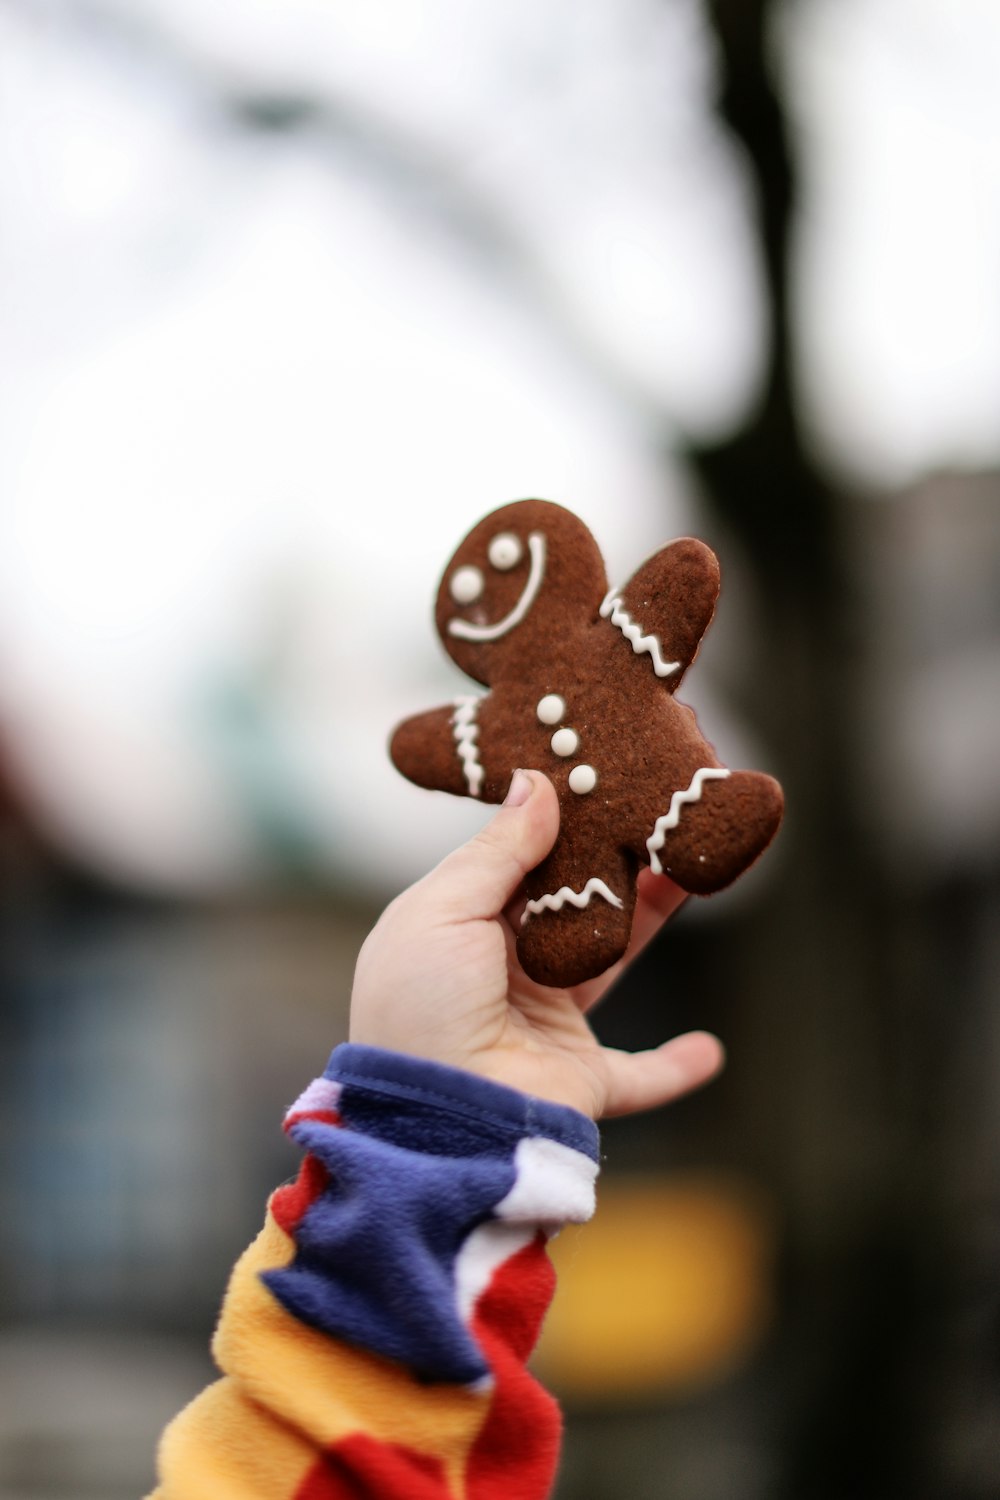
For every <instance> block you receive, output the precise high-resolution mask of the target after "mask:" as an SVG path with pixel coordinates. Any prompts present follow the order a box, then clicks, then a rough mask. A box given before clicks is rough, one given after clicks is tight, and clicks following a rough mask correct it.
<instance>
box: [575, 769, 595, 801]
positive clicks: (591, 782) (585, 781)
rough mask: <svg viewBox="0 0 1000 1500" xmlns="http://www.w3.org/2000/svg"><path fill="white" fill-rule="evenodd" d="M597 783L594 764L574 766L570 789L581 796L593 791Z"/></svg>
mask: <svg viewBox="0 0 1000 1500" xmlns="http://www.w3.org/2000/svg"><path fill="white" fill-rule="evenodd" d="M596 785H597V772H596V771H595V770H594V768H593V766H574V767H573V769H572V771H570V773H569V789H570V791H571V792H576V793H578V795H579V796H581V797H583V796H586V794H587V792H592V791H593V790H594V787H595V786H596Z"/></svg>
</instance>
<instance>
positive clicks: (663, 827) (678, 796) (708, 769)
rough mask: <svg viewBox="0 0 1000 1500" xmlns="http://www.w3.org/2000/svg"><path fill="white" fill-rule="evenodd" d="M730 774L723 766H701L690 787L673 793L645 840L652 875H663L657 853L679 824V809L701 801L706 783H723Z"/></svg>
mask: <svg viewBox="0 0 1000 1500" xmlns="http://www.w3.org/2000/svg"><path fill="white" fill-rule="evenodd" d="M730 774H731V773H730V772H729V771H727V770H726V769H725V768H724V767H723V766H718V767H714V766H702V768H701V770H699V771H695V773H694V775H693V776H692V778H691V785H690V786H688V787H685V789H684V790H683V791H681V792H674V794H673V796H672V797H671V799H670V806H669V808H668V809H667V811H666V812H665V813H663V814H662V815H661V816H660V817H658V818H657V820H656V826H655V827H654V829H653V831H652V833H651V834H650V836H649V838H648V839H647V840H646V848H647V849H648V850H649V867H650V869H651V870H652V871H653V874H654V875H662V874H663V866H662V865H661V864H660V861H659V859H658V857H657V853H658V851H659V850H660V849H662V848H663V845H664V843H665V842H666V837H667V834H668V833H669V832H670V831H671V829H674V828H676V827H677V825H678V823H679V822H680V820H681V808H682V807H683V806H684V805H685V803H687V802H700V801H701V789H702V787H703V786H704V785H705V782H706V781H724V780H725V779H726V777H727V776H729V775H730Z"/></svg>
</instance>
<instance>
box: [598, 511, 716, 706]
mask: <svg viewBox="0 0 1000 1500" xmlns="http://www.w3.org/2000/svg"><path fill="white" fill-rule="evenodd" d="M718 597H719V564H718V560H717V558H716V556H715V553H714V552H713V551H712V549H711V547H706V546H705V543H704V542H699V541H696V540H695V538H693V537H681V538H680V540H678V541H676V542H671V543H670V545H669V546H667V547H663V548H661V550H660V551H659V552H657V553H655V554H654V556H653V557H651V558H649V559H648V561H647V562H645V563H643V565H642V567H641V568H639V570H638V571H637V572H636V573H633V575H632V577H631V578H630V579H629V581H628V583H626V584H625V586H624V587H623V588H620V589H612V590H611V591H610V592H609V593H608V594H607V595H606V596H605V599H604V602H603V604H602V605H601V615H602V617H603V618H604V619H605V620H607V621H608V622H609V624H610V625H611V626H612V628H614V629H617V630H618V631H620V632H621V634H622V636H623V638H624V642H626V643H627V644H628V645H629V646H631V648H632V650H633V651H634V652H635V653H636V654H637V655H646V656H648V658H649V664H650V671H652V672H655V673H656V675H657V676H658V677H660V678H662V680H663V684H664V687H665V688H666V689H667V691H668V692H671V693H672V692H673V691H674V689H675V688H676V687H677V686H678V684H679V683H680V681H681V679H682V678H683V676H684V673H685V672H686V671H687V669H688V667H689V666H690V665H691V663H692V661H693V660H694V658H695V656H696V655H697V652H698V647H699V645H700V643H701V638H702V636H703V635H704V633H705V631H706V630H707V629H708V626H709V624H710V622H711V619H712V615H713V613H714V612H715V602H716V600H717V598H718Z"/></svg>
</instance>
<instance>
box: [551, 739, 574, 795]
mask: <svg viewBox="0 0 1000 1500" xmlns="http://www.w3.org/2000/svg"><path fill="white" fill-rule="evenodd" d="M579 743H580V736H579V735H578V734H577V732H576V730H575V729H557V730H556V732H555V734H554V735H553V736H552V741H551V744H552V748H553V750H554V751H555V753H556V754H557V755H572V754H573V753H574V751H575V750H576V747H577V745H579ZM570 784H571V785H572V777H571V778H570Z"/></svg>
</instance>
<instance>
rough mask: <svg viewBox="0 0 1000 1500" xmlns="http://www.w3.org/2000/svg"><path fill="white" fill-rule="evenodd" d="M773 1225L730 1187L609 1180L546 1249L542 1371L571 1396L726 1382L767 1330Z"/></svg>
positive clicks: (761, 1206) (752, 1194)
mask: <svg viewBox="0 0 1000 1500" xmlns="http://www.w3.org/2000/svg"><path fill="white" fill-rule="evenodd" d="M773 1244H774V1226H773V1221H772V1217H771V1215H770V1213H769V1212H768V1209H767V1207H766V1203H765V1200H764V1199H763V1197H762V1195H761V1194H760V1193H759V1191H757V1190H756V1189H755V1188H753V1187H752V1186H750V1185H748V1184H747V1183H745V1182H743V1181H741V1180H739V1179H732V1178H728V1177H727V1178H723V1177H716V1176H712V1177H708V1176H705V1177H701V1176H699V1177H693V1176H683V1177H669V1178H648V1177H643V1178H637V1179H631V1180H629V1179H622V1180H619V1181H617V1182H616V1181H614V1180H610V1181H606V1182H604V1183H603V1184H602V1186H601V1188H600V1190H599V1192H598V1207H597V1214H596V1216H595V1218H594V1219H593V1220H592V1222H591V1223H590V1224H587V1225H584V1226H582V1227H580V1228H574V1229H569V1230H566V1231H564V1233H563V1234H561V1235H560V1236H559V1237H558V1238H557V1239H556V1240H555V1241H554V1242H553V1243H552V1245H551V1247H550V1248H551V1254H552V1259H553V1262H554V1263H555V1266H556V1270H557V1272H558V1275H559V1288H558V1291H557V1293H556V1297H555V1302H554V1304H553V1306H552V1309H551V1311H550V1313H549V1317H548V1321H547V1323H546V1325H545V1332H544V1335H543V1337H542V1341H541V1344H540V1345H539V1349H538V1354H537V1359H536V1368H537V1369H538V1372H539V1375H540V1376H541V1378H542V1379H543V1380H545V1381H546V1382H547V1383H548V1384H550V1385H551V1386H553V1387H554V1389H555V1390H556V1392H557V1393H558V1394H559V1395H561V1396H563V1397H566V1398H570V1399H572V1398H573V1397H576V1398H580V1399H601V1398H607V1397H610V1398H612V1399H628V1398H630V1397H638V1396H644V1395H649V1394H653V1393H657V1394H663V1393H665V1392H674V1393H682V1392H686V1391H688V1390H690V1389H692V1388H695V1387H699V1386H704V1385H707V1384H712V1383H713V1382H715V1381H716V1380H720V1379H722V1378H724V1376H725V1375H727V1374H728V1373H729V1372H730V1371H732V1370H733V1369H734V1368H735V1367H736V1366H737V1365H739V1364H740V1363H741V1361H742V1360H743V1359H745V1358H746V1357H747V1356H748V1355H749V1353H750V1352H751V1350H752V1349H753V1347H754V1346H755V1344H756V1343H757V1341H758V1340H759V1339H760V1337H761V1336H762V1334H763V1332H764V1331H765V1329H766V1328H767V1326H768V1324H769V1323H770V1320H771V1315H772V1307H773Z"/></svg>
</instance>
